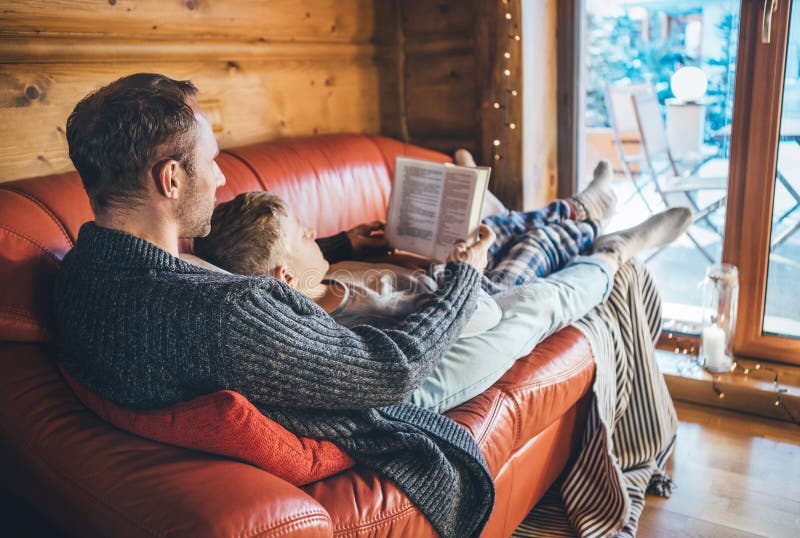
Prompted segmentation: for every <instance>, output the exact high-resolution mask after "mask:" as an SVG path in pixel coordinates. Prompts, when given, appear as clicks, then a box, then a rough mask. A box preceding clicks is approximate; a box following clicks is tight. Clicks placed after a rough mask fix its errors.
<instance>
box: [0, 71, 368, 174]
mask: <svg viewBox="0 0 800 538" xmlns="http://www.w3.org/2000/svg"><path fill="white" fill-rule="evenodd" d="M139 71H156V72H162V73H164V74H166V75H168V76H171V77H174V78H177V79H191V80H193V81H194V82H195V84H196V85H197V86H198V88H199V89H200V92H201V93H200V99H201V100H202V101H209V100H211V101H214V102H216V103H217V105H216V106H218V110H215V111H214V112H215V113H218V117H219V120H220V122H221V126H222V129H221V131H220V132H219V133H218V134H217V137H218V141H219V143H220V145H221V146H222V147H230V146H237V145H242V144H249V143H253V142H257V141H261V140H268V139H272V138H278V137H283V136H296V135H305V134H314V133H330V132H341V131H349V132H369V133H377V132H380V111H379V101H378V98H377V96H378V93H379V88H378V86H379V82H378V74H377V68H376V67H375V66H374V64H373V63H372V62H370V61H367V62H353V61H341V62H326V63H322V62H317V61H315V62H311V61H281V62H264V61H254V60H246V61H242V62H208V63H205V62H202V63H199V62H195V63H180V64H161V63H146V64H145V63H132V64H121V65H112V64H86V65H82V66H80V68H76V66H74V65H71V64H47V65H16V66H8V65H0V116H1V117H2V123H3V124H4V125H13V126H14V129H13V130H12V131H11V132H9V131H6V132H5V133H4V134H2V135H0V178H3V179H6V180H10V179H15V178H20V177H32V176H37V175H43V174H50V173H57V172H62V171H66V170H70V169H72V165H71V162H70V161H69V157H68V155H67V144H66V138H65V133H64V126H65V124H66V119H67V117H68V116H69V114H70V112H71V111H72V108H73V107H74V105H75V103H77V102H78V100H79V99H80V98H82V97H83V96H84V95H85V94H86V93H88V92H89V91H91V90H94V89H96V88H98V87H100V86H102V85H104V84H106V83H108V82H110V81H112V80H114V79H116V78H118V77H119V76H121V75H124V74H127V73H133V72H139Z"/></svg>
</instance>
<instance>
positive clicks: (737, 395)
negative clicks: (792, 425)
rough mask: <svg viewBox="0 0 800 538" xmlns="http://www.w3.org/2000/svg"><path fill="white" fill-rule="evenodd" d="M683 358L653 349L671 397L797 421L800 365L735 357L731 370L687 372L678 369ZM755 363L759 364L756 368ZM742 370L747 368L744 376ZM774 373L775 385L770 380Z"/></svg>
mask: <svg viewBox="0 0 800 538" xmlns="http://www.w3.org/2000/svg"><path fill="white" fill-rule="evenodd" d="M686 360H687V356H686V355H683V354H678V353H674V352H672V351H666V350H663V349H657V350H656V361H657V362H658V365H659V367H660V368H661V371H662V372H663V373H664V378H665V379H666V382H667V387H668V388H669V392H670V395H671V396H672V398H673V399H674V400H679V401H684V402H691V403H696V404H701V405H708V406H712V407H720V408H724V409H730V410H734V411H740V412H743V413H749V414H753V415H759V416H763V417H768V418H772V419H777V420H784V421H789V422H791V421H792V418H791V417H794V420H795V421H798V420H800V367H798V366H792V365H786V364H776V363H773V362H767V361H754V360H752V359H744V358H741V359H740V358H737V363H738V364H739V366H740V367H739V368H737V370H736V371H735V372H732V373H723V374H711V373H709V372H706V371H705V370H703V369H699V370H695V371H694V372H692V373H687V372H686V371H685V369H682V368H681V364H682V362H683V361H686ZM757 365H761V368H760V369H758V370H757V369H756V366H757ZM744 369H748V370H749V373H748V374H747V375H745V374H744ZM776 373H777V375H778V387H776V385H775V383H773V379H774V377H775V374H776ZM715 388H716V390H715ZM777 388H780V389H783V390H785V392H782V393H781V395H780V402H781V404H780V405H777V406H776V405H775V402H776V401H778V395H777ZM720 394H721V395H722V396H720ZM790 414H791V417H790Z"/></svg>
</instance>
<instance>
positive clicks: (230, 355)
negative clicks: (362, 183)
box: [54, 73, 494, 537]
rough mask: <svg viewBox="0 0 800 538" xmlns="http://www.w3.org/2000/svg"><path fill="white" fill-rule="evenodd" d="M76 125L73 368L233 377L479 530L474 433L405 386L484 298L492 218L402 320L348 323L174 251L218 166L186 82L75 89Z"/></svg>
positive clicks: (132, 393)
mask: <svg viewBox="0 0 800 538" xmlns="http://www.w3.org/2000/svg"><path fill="white" fill-rule="evenodd" d="M67 141H68V143H69V150H70V158H71V159H72V161H73V163H74V164H75V167H76V168H77V170H78V172H79V174H80V176H81V179H82V181H83V184H84V187H85V189H86V192H87V194H88V196H89V199H90V201H91V204H92V207H93V209H94V212H95V221H94V222H88V223H86V224H84V225H83V226H82V227H81V230H80V233H79V235H78V239H77V241H76V244H75V247H74V248H73V249H72V250H71V251H70V252H69V253H68V254H67V255H66V256H65V258H64V261H63V263H62V266H61V269H60V271H59V273H58V276H57V279H56V284H55V290H54V305H55V317H56V324H57V328H58V345H59V353H60V360H61V361H62V363H63V365H64V367H65V368H66V369H67V370H68V371H69V372H70V373H71V374H72V375H73V376H74V377H75V378H76V379H77V380H78V381H80V382H81V383H82V384H84V385H85V386H87V387H88V388H90V389H92V390H93V391H95V392H97V393H99V394H100V395H102V396H104V397H105V398H107V399H110V400H112V401H114V402H116V403H117V404H120V405H123V406H127V407H133V408H139V409H148V408H159V407H165V406H169V405H171V404H174V403H176V402H179V401H184V400H188V399H191V398H193V397H196V396H198V395H201V394H206V393H210V392H214V391H218V390H223V389H230V390H234V391H237V392H239V393H241V394H243V395H244V396H245V397H247V398H248V400H250V401H251V402H252V403H253V404H254V405H256V406H257V407H258V408H259V409H260V410H261V411H262V412H263V413H264V414H265V415H267V416H269V417H270V418H272V419H274V420H276V421H277V422H279V423H281V424H282V425H284V426H285V427H287V428H288V429H289V430H291V431H293V432H295V433H297V434H298V435H304V436H310V437H316V438H325V439H329V440H331V441H334V442H335V443H337V444H339V445H340V446H341V447H342V448H344V449H345V450H346V451H347V452H348V453H349V454H350V455H351V456H352V457H353V458H354V459H356V461H359V462H361V463H362V464H364V465H366V466H367V467H369V468H371V469H374V470H375V471H377V472H378V473H380V474H382V475H384V476H386V477H388V478H390V479H392V480H394V481H395V482H396V483H397V484H398V485H399V486H400V487H401V488H403V490H404V491H405V492H406V494H407V495H408V497H409V498H410V499H411V500H412V501H413V502H414V503H415V504H416V505H417V506H418V507H419V508H420V509H421V511H422V512H423V513H424V514H425V515H426V516H427V517H428V519H429V520H430V521H431V523H432V524H433V526H434V528H435V529H436V530H437V531H438V532H439V533H440V534H441V535H442V536H445V537H456V536H458V537H463V536H477V535H478V534H479V533H480V530H481V528H482V527H483V525H484V524H485V522H486V520H487V518H488V516H489V513H490V512H491V508H492V505H493V500H494V489H493V484H492V480H491V476H490V475H489V473H488V471H487V469H486V464H485V462H484V460H483V457H482V456H481V454H480V451H479V450H478V447H477V445H476V443H475V441H474V440H473V439H472V438H471V437H470V436H469V434H468V433H467V432H466V431H465V430H464V429H463V428H461V427H459V426H458V425H457V424H455V423H454V422H452V421H450V420H449V419H447V418H445V417H443V416H441V415H438V414H435V413H432V412H429V411H426V410H424V409H420V408H419V407H416V406H413V405H409V404H402V402H404V401H406V400H407V399H408V397H409V395H410V394H411V393H412V392H413V390H414V389H415V388H416V387H417V386H419V384H420V383H421V382H422V380H423V379H425V378H426V377H427V376H428V374H429V373H430V372H431V371H432V369H433V368H434V367H435V365H436V362H437V361H438V360H439V359H440V358H441V357H442V355H443V354H444V352H445V351H446V350H447V348H448V347H449V346H450V345H451V344H452V342H453V341H454V340H455V338H456V337H457V336H458V334H459V333H460V332H461V330H462V329H463V327H464V325H465V323H466V321H467V319H468V318H469V316H470V315H471V314H472V312H473V311H474V309H475V299H476V296H477V294H478V290H479V283H480V278H481V276H480V275H481V271H482V270H483V268H484V266H485V264H486V253H487V250H488V248H489V245H490V244H491V242H492V241H493V235H492V233H491V231H490V230H488V229H483V230H482V237H481V239H480V240H479V241H478V242H477V243H476V244H474V245H473V246H471V247H470V248H463V249H461V250H459V251H458V256H457V257H458V258H459V260H456V259H455V258H456V255H455V252H454V255H453V256H452V257H453V259H452V260H451V261H450V262H448V264H447V266H446V269H447V270H446V274H445V277H444V280H443V283H442V286H441V287H440V288H439V289H438V290H437V291H436V293H435V294H433V295H431V296H430V297H429V300H428V301H427V302H426V303H425V304H424V305H421V307H420V309H419V310H418V311H417V312H415V313H413V314H411V315H410V316H408V317H407V318H406V319H405V320H403V321H402V322H400V323H399V324H398V325H397V326H396V327H394V328H393V329H392V330H385V329H381V328H376V327H372V326H359V327H355V328H352V329H349V328H346V327H343V326H341V325H339V324H337V323H336V322H335V321H334V320H333V319H331V318H330V316H328V315H327V314H326V313H325V312H324V311H323V310H322V309H320V308H319V307H318V306H317V305H315V304H314V303H313V302H311V301H310V300H308V299H307V298H306V297H305V296H303V295H302V294H300V293H298V292H297V291H295V290H294V289H292V288H291V287H290V286H287V285H285V284H284V283H283V282H281V281H279V280H277V279H275V278H269V277H247V276H238V275H227V274H220V273H215V272H210V271H207V270H205V269H202V268H199V267H196V266H194V265H191V264H188V263H186V262H184V261H182V260H180V259H179V258H178V239H179V237H197V236H203V235H205V234H207V233H208V231H209V227H210V219H211V214H212V210H213V207H214V195H215V191H216V189H217V188H218V187H219V186H221V185H223V184H224V181H225V178H224V176H223V174H222V173H221V171H220V169H219V167H218V166H217V164H216V162H215V157H216V155H217V154H218V148H217V144H216V141H215V140H214V136H213V133H212V130H211V126H210V124H209V121H208V119H207V118H206V116H205V115H204V113H203V111H202V110H201V109H200V107H199V105H198V103H197V90H196V88H195V87H194V86H193V85H192V84H191V83H190V82H180V81H175V80H172V79H169V78H167V77H165V76H163V75H156V74H146V73H141V74H136V75H131V76H128V77H124V78H122V79H120V80H118V81H116V82H113V83H112V84H110V85H108V86H106V87H104V88H101V89H100V90H98V91H97V92H95V93H93V94H91V95H89V96H87V97H86V98H84V99H83V100H82V101H81V102H80V103H78V105H77V106H76V107H75V110H74V111H73V113H72V114H71V116H70V118H69V120H68V122H67ZM368 228H369V226H367V227H366V229H368ZM363 232H364V228H362V229H361V232H359V231H358V229H357V230H356V231H355V234H354V235H358V234H359V233H363ZM381 406H387V407H381ZM398 447H403V448H402V449H399V448H398Z"/></svg>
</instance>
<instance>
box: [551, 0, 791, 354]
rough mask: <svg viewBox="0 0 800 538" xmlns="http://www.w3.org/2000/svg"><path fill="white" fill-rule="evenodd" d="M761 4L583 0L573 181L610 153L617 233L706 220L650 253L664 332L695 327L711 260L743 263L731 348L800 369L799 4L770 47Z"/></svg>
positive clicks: (758, 0) (785, 7)
mask: <svg viewBox="0 0 800 538" xmlns="http://www.w3.org/2000/svg"><path fill="white" fill-rule="evenodd" d="M765 1H766V2H768V3H769V4H770V5H771V0H742V1H741V2H738V1H735V0H717V1H710V2H709V1H700V0H697V1H684V2H640V1H633V0H616V1H601V0H575V5H576V6H577V8H576V9H575V12H576V13H578V14H579V15H578V18H579V21H581V22H582V23H583V26H582V28H581V31H580V32H577V33H576V35H581V36H582V40H581V41H582V43H581V44H580V45H581V46H579V47H578V50H579V51H580V54H581V56H580V62H579V63H580V66H581V68H580V69H579V71H578V73H577V74H576V76H577V78H578V80H579V85H578V87H579V88H581V90H580V91H579V95H578V99H577V101H578V106H577V107H576V109H575V111H573V113H574V114H575V120H576V121H575V124H576V125H577V126H578V128H577V129H576V132H575V133H574V135H575V136H574V141H575V144H576V147H577V148H578V159H577V166H576V169H577V170H578V173H577V174H576V175H578V186H580V180H585V179H587V178H588V177H589V176H590V170H591V168H592V167H593V166H594V164H595V163H596V161H597V160H598V159H599V158H609V159H610V160H611V161H612V164H613V165H614V168H615V171H616V172H617V181H616V182H615V189H616V190H617V192H618V197H619V199H620V204H619V206H618V210H619V213H620V216H619V217H618V218H617V219H616V220H615V221H614V222H612V224H611V227H610V229H612V230H613V229H619V228H623V227H626V226H628V225H630V224H633V223H635V222H638V221H641V220H643V219H644V218H646V217H647V216H649V214H650V213H652V212H655V211H659V210H661V209H663V208H664V207H670V206H673V205H688V206H691V207H692V208H693V209H694V210H695V213H696V214H698V215H700V217H701V218H700V219H699V220H698V222H697V223H696V224H695V225H694V226H693V227H692V228H691V230H690V233H689V234H687V235H686V236H684V237H682V238H681V239H679V240H678V241H677V242H676V243H675V244H673V245H671V246H670V247H668V248H665V249H663V250H661V251H658V252H653V253H649V256H648V258H647V261H646V263H647V265H648V267H649V269H650V270H651V272H652V273H653V274H654V276H655V278H656V281H657V282H658V283H659V286H660V288H661V290H662V295H663V298H664V306H665V319H667V320H669V321H668V323H671V325H670V327H669V328H671V329H673V330H674V329H677V330H685V331H686V332H696V331H697V326H696V324H695V322H697V321H698V320H699V319H700V308H699V305H700V301H701V290H700V287H699V283H700V282H701V280H702V279H703V277H704V274H705V269H706V267H707V266H708V265H709V264H711V263H719V262H721V261H726V262H729V263H734V264H736V265H737V266H738V267H739V275H740V285H741V287H740V289H741V292H740V302H739V305H740V307H739V319H738V323H737V334H736V341H735V346H734V348H735V351H736V352H737V353H740V354H743V355H751V356H756V357H760V358H772V359H777V360H783V361H787V362H792V363H796V364H800V300H799V299H800V293H798V292H797V291H796V286H797V285H796V282H797V281H798V277H800V7H798V5H797V4H798V3H800V2H798V1H797V0H795V1H791V0H785V1H784V0H781V1H779V2H777V10H776V11H775V12H774V13H773V15H772V28H771V31H770V34H769V38H770V43H768V44H767V43H764V42H763V40H764V39H763V38H764V37H765V36H762V22H763V17H764V3H765ZM790 32H791V35H790ZM681 68H684V69H681ZM687 68H688V69H687ZM676 73H679V74H678V75H676ZM681 79H682V80H681ZM573 82H574V81H573ZM573 87H574V86H573ZM734 87H735V93H734ZM560 123H562V124H563V123H564V122H560ZM560 164H561V163H560Z"/></svg>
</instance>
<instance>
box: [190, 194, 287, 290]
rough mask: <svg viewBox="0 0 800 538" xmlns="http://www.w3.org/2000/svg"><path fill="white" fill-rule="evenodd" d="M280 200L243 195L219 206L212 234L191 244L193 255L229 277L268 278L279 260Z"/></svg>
mask: <svg viewBox="0 0 800 538" xmlns="http://www.w3.org/2000/svg"><path fill="white" fill-rule="evenodd" d="M286 215H287V213H286V204H285V203H284V202H283V200H282V199H281V198H280V197H279V196H277V195H275V194H270V193H268V192H245V193H242V194H240V195H238V196H237V197H236V198H234V199H233V200H231V201H229V202H224V203H222V204H219V205H218V206H217V207H216V209H214V214H213V215H212V217H211V232H210V233H209V234H208V235H207V236H206V237H198V238H197V239H195V240H194V252H195V254H197V255H198V256H200V257H201V258H203V259H205V260H206V261H209V262H211V263H213V264H214V265H217V266H219V267H222V268H223V269H225V270H227V271H230V272H232V273H239V274H242V275H265V274H269V273H270V272H271V271H272V270H273V269H274V268H275V267H276V266H277V265H278V262H279V261H280V260H281V259H282V257H283V254H284V245H283V239H282V233H281V224H282V223H281V219H282V218H283V217H285V216H286Z"/></svg>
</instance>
